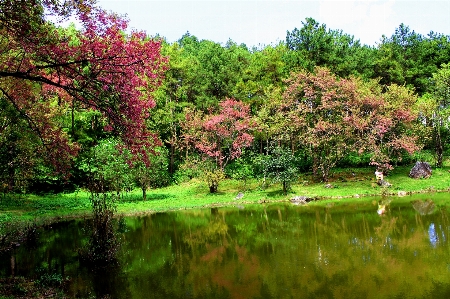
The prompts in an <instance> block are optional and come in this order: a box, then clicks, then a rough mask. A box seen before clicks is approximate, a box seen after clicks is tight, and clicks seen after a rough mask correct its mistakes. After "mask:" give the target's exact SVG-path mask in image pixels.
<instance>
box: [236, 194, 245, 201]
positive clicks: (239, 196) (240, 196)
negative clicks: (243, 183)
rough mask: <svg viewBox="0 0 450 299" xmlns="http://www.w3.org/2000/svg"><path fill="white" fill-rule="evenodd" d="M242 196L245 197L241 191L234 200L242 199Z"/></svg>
mask: <svg viewBox="0 0 450 299" xmlns="http://www.w3.org/2000/svg"><path fill="white" fill-rule="evenodd" d="M242 197H244V193H242V192H239V193H238V194H237V195H236V197H235V198H234V200H238V199H241V198H242Z"/></svg>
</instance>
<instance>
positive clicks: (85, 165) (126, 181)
mask: <svg viewBox="0 0 450 299" xmlns="http://www.w3.org/2000/svg"><path fill="white" fill-rule="evenodd" d="M120 145H121V144H120V143H119V141H117V140H115V139H104V140H101V141H100V142H99V143H98V144H97V145H96V146H94V147H92V148H91V149H90V150H89V151H88V152H87V153H85V155H84V157H82V158H81V159H80V163H79V169H80V170H82V171H84V177H85V180H86V181H87V182H86V184H87V185H86V186H85V187H87V188H88V189H89V190H91V191H95V192H100V193H101V192H108V191H116V192H117V194H119V193H120V192H121V191H123V190H124V189H131V186H132V184H133V176H132V173H131V170H130V164H129V163H128V161H129V160H131V158H130V157H129V156H130V154H129V152H128V151H126V150H125V149H121V148H120ZM98 188H100V189H98Z"/></svg>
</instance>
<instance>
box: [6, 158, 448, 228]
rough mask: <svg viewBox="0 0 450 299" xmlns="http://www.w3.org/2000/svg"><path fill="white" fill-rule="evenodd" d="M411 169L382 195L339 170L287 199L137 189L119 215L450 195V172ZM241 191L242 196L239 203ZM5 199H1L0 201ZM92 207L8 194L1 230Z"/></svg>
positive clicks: (370, 179) (232, 187)
mask: <svg viewBox="0 0 450 299" xmlns="http://www.w3.org/2000/svg"><path fill="white" fill-rule="evenodd" d="M410 169H411V166H408V167H404V166H403V167H397V168H396V169H395V170H394V171H392V173H390V174H389V176H387V177H385V179H386V180H387V181H389V182H390V183H391V184H392V187H390V188H388V189H386V190H384V191H383V188H381V187H379V186H378V185H377V184H376V181H375V176H374V174H373V168H357V169H336V170H335V171H334V172H333V173H332V175H331V177H330V182H329V183H330V184H331V185H332V188H325V183H314V182H313V181H312V179H311V175H309V174H302V175H301V177H300V178H299V180H298V181H297V182H296V183H295V184H294V185H293V186H292V190H291V191H290V192H289V194H287V195H284V194H283V193H282V191H281V186H280V185H279V184H273V185H270V184H269V185H267V186H263V184H262V181H261V180H256V179H252V180H248V181H247V182H245V183H244V182H242V181H237V180H226V181H223V182H222V183H221V184H220V185H219V192H217V193H215V194H210V193H209V189H208V186H206V184H205V183H203V182H201V181H199V180H196V179H193V180H191V181H189V182H186V183H182V184H179V185H173V186H169V187H166V188H161V189H155V190H150V191H149V192H148V193H147V200H146V201H143V200H142V194H141V191H140V190H139V189H136V190H134V191H132V192H128V193H125V194H123V195H122V197H121V199H120V200H119V203H118V211H117V212H118V213H119V214H123V215H136V214H142V213H154V212H163V211H171V210H181V209H191V208H203V207H214V206H227V205H243V204H250V203H262V202H267V203H269V202H283V201H289V200H290V198H292V197H293V196H295V195H302V196H307V197H313V198H316V199H322V200H320V201H316V202H314V205H316V204H319V205H320V204H329V202H330V201H331V202H336V201H339V202H341V203H343V202H355V201H356V202H362V201H364V197H367V196H372V195H374V196H376V195H380V194H381V192H386V191H387V193H390V194H395V195H396V194H397V193H398V192H399V191H405V192H407V193H409V194H410V193H420V192H430V191H449V190H450V167H449V166H445V167H443V168H441V169H435V170H433V175H432V177H431V178H429V179H419V180H414V179H411V178H409V177H408V174H409V170H410ZM239 192H243V193H244V197H243V198H242V199H239V200H235V197H236V195H237V194H238V193H239ZM0 198H1V197H0ZM90 212H91V205H90V201H89V193H87V192H85V191H78V192H75V193H70V194H58V195H46V196H37V195H6V196H3V198H2V199H1V202H0V225H1V223H5V222H11V221H13V222H14V221H15V220H16V221H17V220H20V221H30V222H38V223H39V222H47V221H57V220H59V219H61V218H76V217H85V216H89V215H90Z"/></svg>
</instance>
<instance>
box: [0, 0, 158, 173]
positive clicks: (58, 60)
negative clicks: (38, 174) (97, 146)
mask: <svg viewBox="0 0 450 299" xmlns="http://www.w3.org/2000/svg"><path fill="white" fill-rule="evenodd" d="M91 2H93V1H69V0H66V1H58V0H45V1H36V0H22V1H11V0H10V1H2V3H1V4H0V9H1V11H2V13H1V14H0V35H1V36H2V40H1V41H0V61H1V63H2V66H3V67H2V69H1V70H0V96H2V97H4V98H6V99H7V100H8V101H9V102H10V103H11V104H12V105H13V106H14V107H15V108H16V109H17V111H20V113H21V115H22V117H23V118H24V119H26V121H27V123H28V125H29V127H30V128H32V130H33V131H34V132H35V133H36V134H37V135H38V136H39V137H40V139H41V141H42V146H43V150H44V151H45V154H46V155H47V157H48V158H49V160H50V162H51V163H52V164H53V165H54V166H55V167H56V169H57V170H58V171H65V170H67V169H68V167H69V165H70V159H71V157H73V156H74V155H76V153H77V150H78V148H77V145H76V144H74V143H71V142H70V141H69V136H68V134H67V132H66V131H67V130H66V131H64V130H63V128H62V127H61V125H60V124H59V123H58V121H57V120H58V115H61V114H64V113H66V114H67V113H70V112H71V113H72V115H73V113H74V110H76V109H79V110H80V109H81V110H85V109H94V110H97V111H100V112H101V113H102V115H103V116H104V119H105V123H106V125H105V130H109V131H114V132H115V133H116V134H117V135H118V136H120V137H121V139H122V140H123V141H124V143H125V144H126V145H127V146H128V147H129V149H130V150H131V151H132V152H133V153H139V154H141V156H144V159H145V157H146V152H145V151H143V150H142V148H144V147H152V146H153V145H154V144H155V143H158V141H157V138H156V136H155V135H154V134H152V133H151V132H149V131H148V129H147V128H146V125H145V119H146V118H147V117H148V115H149V109H150V108H152V107H153V106H154V105H155V103H154V101H153V100H152V98H151V97H150V95H149V94H150V92H152V91H153V90H154V89H155V87H157V86H158V85H159V84H160V83H161V80H162V75H163V72H164V69H165V65H166V59H165V58H163V57H162V56H161V54H160V42H159V41H155V40H152V39H148V38H147V36H146V35H145V33H144V32H131V33H130V34H126V33H125V32H126V30H127V21H125V20H124V19H122V18H120V17H118V16H117V15H112V14H108V13H106V12H105V11H103V10H101V9H99V8H96V7H95V6H93V5H92V4H91ZM46 12H50V13H52V14H56V15H58V16H61V17H66V16H68V15H70V14H72V15H73V16H74V17H75V18H77V19H78V21H79V23H80V24H81V25H82V29H81V30H79V31H77V30H75V31H69V30H64V29H62V28H58V27H56V26H54V25H53V24H52V23H50V22H48V21H46V19H45V13H46ZM72 119H73V118H72Z"/></svg>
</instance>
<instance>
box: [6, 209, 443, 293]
mask: <svg viewBox="0 0 450 299" xmlns="http://www.w3.org/2000/svg"><path fill="white" fill-rule="evenodd" d="M376 207H377V206H376V202H375V206H373V205H368V206H362V207H361V206H358V209H359V210H360V211H359V212H355V211H354V210H355V207H354V206H348V207H343V206H340V207H333V208H314V207H312V206H290V205H267V206H262V205H259V206H248V207H247V206H246V208H245V209H244V210H242V209H237V208H214V209H209V210H206V209H205V210H192V211H185V212H182V213H161V214H154V215H149V216H146V217H134V218H127V219H126V225H127V231H126V232H125V233H124V234H123V239H124V240H125V242H124V245H123V252H122V253H121V262H120V266H119V267H115V268H111V269H104V270H103V271H96V272H92V271H89V270H87V269H86V268H84V267H82V266H80V265H79V263H78V258H77V254H76V248H77V247H80V246H81V245H82V244H83V242H86V240H85V237H83V234H82V232H81V230H80V228H81V227H82V223H80V222H75V221H74V222H70V223H66V224H64V225H61V226H60V227H54V228H53V230H48V231H44V232H42V234H41V235H42V236H43V239H41V243H40V244H38V246H37V248H36V249H35V251H34V252H33V254H32V255H30V254H29V253H27V252H26V251H25V250H22V249H21V248H18V249H17V250H16V252H15V253H14V255H11V256H9V257H8V258H6V259H4V258H2V259H0V271H1V272H0V274H1V276H2V277H5V276H10V275H28V276H30V277H33V275H36V273H35V269H37V268H42V267H44V268H45V269H47V270H48V271H49V272H51V271H53V272H58V273H60V272H61V271H64V275H66V276H69V277H70V279H71V284H70V286H69V290H68V291H69V296H71V297H79V298H88V297H102V296H109V297H110V298H449V297H450V296H449V295H450V273H449V272H450V270H449V267H448V261H450V246H449V243H448V241H447V240H448V238H447V236H448V233H449V227H450V224H449V220H448V213H447V211H445V210H442V211H439V212H435V213H433V214H422V213H420V212H418V211H417V210H416V209H415V208H414V209H413V208H411V206H409V207H405V206H396V205H395V201H393V202H392V203H390V206H389V212H388V213H385V215H384V216H383V217H378V215H377V214H376V213H375V212H374V211H375V209H376ZM11 258H13V259H14V267H13V270H12V268H11V265H12V259H11ZM12 271H14V272H15V273H12Z"/></svg>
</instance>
